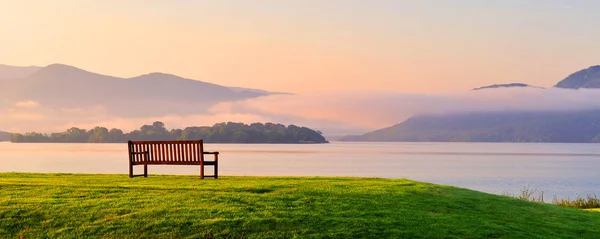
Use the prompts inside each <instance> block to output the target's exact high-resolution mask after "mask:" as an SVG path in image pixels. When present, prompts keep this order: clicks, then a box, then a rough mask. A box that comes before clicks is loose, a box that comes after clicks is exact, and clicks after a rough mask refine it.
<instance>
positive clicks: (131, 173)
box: [129, 161, 133, 178]
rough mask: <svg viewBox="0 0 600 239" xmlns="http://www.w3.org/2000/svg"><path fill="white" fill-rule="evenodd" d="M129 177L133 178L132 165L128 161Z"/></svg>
mask: <svg viewBox="0 0 600 239" xmlns="http://www.w3.org/2000/svg"><path fill="white" fill-rule="evenodd" d="M129 177H130V178H133V164H131V161H129Z"/></svg>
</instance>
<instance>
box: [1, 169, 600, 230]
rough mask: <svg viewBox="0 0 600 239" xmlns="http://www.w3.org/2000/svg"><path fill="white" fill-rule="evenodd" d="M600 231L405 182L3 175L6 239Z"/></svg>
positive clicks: (505, 202) (523, 204)
mask: <svg viewBox="0 0 600 239" xmlns="http://www.w3.org/2000/svg"><path fill="white" fill-rule="evenodd" d="M598 225H600V213H598V212H593V211H586V210H578V209H573V208H565V207H559V206H556V205H551V204H544V203H534V202H528V201H524V200H519V199H515V198H511V197H506V196H499V195H492V194H486V193H481V192H476V191H472V190H467V189H461V188H455V187H448V186H440V185H435V184H428V183H421V182H415V181H410V180H405V179H375V178H337V177H221V178H219V179H217V180H214V179H204V180H200V179H199V178H197V177H195V176H161V175H150V176H149V177H148V178H143V177H139V178H133V179H130V178H128V177H127V176H126V175H78V174H24V173H1V174H0V238H20V237H21V236H22V238H208V237H210V238H598V235H600V227H598Z"/></svg>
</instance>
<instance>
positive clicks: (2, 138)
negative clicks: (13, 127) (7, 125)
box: [0, 131, 11, 141]
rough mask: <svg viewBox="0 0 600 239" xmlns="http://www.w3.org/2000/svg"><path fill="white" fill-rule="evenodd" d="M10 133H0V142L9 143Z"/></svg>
mask: <svg viewBox="0 0 600 239" xmlns="http://www.w3.org/2000/svg"><path fill="white" fill-rule="evenodd" d="M10 136H11V133H8V132H3V131H0V141H9V140H10Z"/></svg>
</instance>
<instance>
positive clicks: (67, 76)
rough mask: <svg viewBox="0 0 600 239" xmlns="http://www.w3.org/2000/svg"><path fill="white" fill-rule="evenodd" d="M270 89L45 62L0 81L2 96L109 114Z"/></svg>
mask: <svg viewBox="0 0 600 239" xmlns="http://www.w3.org/2000/svg"><path fill="white" fill-rule="evenodd" d="M269 94H271V93H270V92H267V91H260V92H259V91H234V90H232V89H230V88H228V87H224V86H220V85H216V84H212V83H208V82H203V81H197V80H191V79H185V78H182V77H179V76H175V75H170V74H164V73H151V74H146V75H141V76H138V77H134V78H129V79H123V78H118V77H113V76H107V75H101V74H97V73H92V72H88V71H85V70H82V69H79V68H76V67H73V66H68V65H62V64H52V65H49V66H46V67H44V68H41V69H39V70H37V71H36V72H34V73H32V74H31V75H28V76H25V77H23V78H14V79H8V80H3V81H0V95H2V96H3V100H5V101H9V102H17V101H27V100H33V101H38V102H40V103H41V104H42V105H45V106H52V107H67V108H82V107H92V106H96V105H102V106H105V107H106V108H107V109H108V111H109V113H112V114H114V115H119V116H124V117H141V116H155V115H164V113H166V112H167V113H172V114H178V113H184V114H192V113H205V111H206V110H207V109H208V107H210V106H211V105H214V104H216V103H219V102H226V101H234V100H242V99H248V98H254V97H259V96H265V95H269Z"/></svg>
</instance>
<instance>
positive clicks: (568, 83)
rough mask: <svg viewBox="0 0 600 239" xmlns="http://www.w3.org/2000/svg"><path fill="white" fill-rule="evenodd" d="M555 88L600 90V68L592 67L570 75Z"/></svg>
mask: <svg viewBox="0 0 600 239" xmlns="http://www.w3.org/2000/svg"><path fill="white" fill-rule="evenodd" d="M554 87H556V88H566V89H580V88H600V66H591V67H589V68H587V69H583V70H580V71H578V72H575V73H573V74H571V75H569V76H568V77H567V78H565V79H564V80H562V81H560V82H558V83H557V84H556V85H555V86H554Z"/></svg>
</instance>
